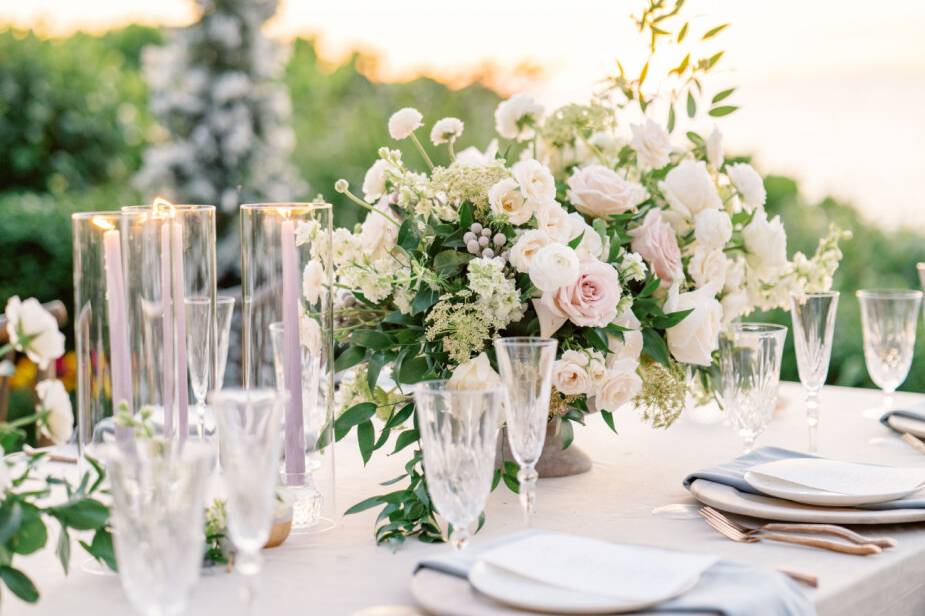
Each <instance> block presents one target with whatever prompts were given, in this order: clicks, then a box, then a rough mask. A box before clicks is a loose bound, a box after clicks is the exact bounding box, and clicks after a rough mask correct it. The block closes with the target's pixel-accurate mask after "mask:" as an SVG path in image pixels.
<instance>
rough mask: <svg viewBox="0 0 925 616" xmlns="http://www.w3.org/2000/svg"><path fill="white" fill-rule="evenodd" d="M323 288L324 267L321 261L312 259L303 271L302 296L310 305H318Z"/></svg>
mask: <svg viewBox="0 0 925 616" xmlns="http://www.w3.org/2000/svg"><path fill="white" fill-rule="evenodd" d="M323 288H324V266H323V265H322V264H321V262H320V261H318V260H316V259H312V260H311V261H309V262H308V263H306V264H305V269H304V270H303V271H302V295H304V296H305V299H306V301H308V303H309V304H316V303H318V298H319V297H320V296H321V291H322V289H323Z"/></svg>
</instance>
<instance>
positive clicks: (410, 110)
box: [389, 107, 424, 141]
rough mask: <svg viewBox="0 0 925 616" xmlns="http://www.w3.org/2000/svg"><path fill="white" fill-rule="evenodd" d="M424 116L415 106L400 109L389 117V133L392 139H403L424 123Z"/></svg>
mask: <svg viewBox="0 0 925 616" xmlns="http://www.w3.org/2000/svg"><path fill="white" fill-rule="evenodd" d="M423 120H424V116H422V115H421V112H420V111H418V110H417V109H415V108H414V107H405V108H404V109H399V110H398V111H396V112H395V113H393V114H392V117H391V118H389V134H390V135H391V136H392V139H396V140H398V141H401V140H402V139H407V138H408V136H409V135H410V134H411V133H413V132H414V131H416V130H417V129H419V128H421V126H423V125H424V122H423Z"/></svg>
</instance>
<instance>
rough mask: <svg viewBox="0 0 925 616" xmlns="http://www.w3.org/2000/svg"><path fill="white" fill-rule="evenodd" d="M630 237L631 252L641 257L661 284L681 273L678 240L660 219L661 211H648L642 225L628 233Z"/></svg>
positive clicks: (670, 227) (667, 225)
mask: <svg viewBox="0 0 925 616" xmlns="http://www.w3.org/2000/svg"><path fill="white" fill-rule="evenodd" d="M630 235H631V236H632V238H633V239H632V242H631V244H630V246H631V247H632V249H633V252H638V253H639V254H640V255H642V258H643V259H645V260H646V263H648V264H649V267H651V268H652V271H654V272H655V274H656V276H658V277H659V278H660V279H661V280H662V282H663V283H669V282H671V281H672V280H674V279H675V278H677V277H678V276H680V275H681V274H682V273H683V272H682V269H681V249H680V248H679V247H678V238H677V237H676V236H675V232H674V229H673V228H672V226H671V225H670V224H668V223H667V222H665V221H664V220H663V219H662V210H657V209H652V210H649V213H647V214H646V217H645V218H644V219H643V222H642V225H641V226H639V227H637V228H636V229H633V230H632V231H630Z"/></svg>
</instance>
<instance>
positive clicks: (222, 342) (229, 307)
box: [212, 295, 234, 391]
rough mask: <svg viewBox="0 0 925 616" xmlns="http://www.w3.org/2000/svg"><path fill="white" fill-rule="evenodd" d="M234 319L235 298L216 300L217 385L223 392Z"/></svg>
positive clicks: (214, 386) (217, 298)
mask: <svg viewBox="0 0 925 616" xmlns="http://www.w3.org/2000/svg"><path fill="white" fill-rule="evenodd" d="M233 318H234V298H233V297H231V296H229V295H219V296H217V297H216V298H215V384H214V385H213V386H212V388H213V390H215V391H221V390H222V387H223V386H224V385H225V368H226V367H227V366H228V340H229V339H230V338H231V321H232V319H233Z"/></svg>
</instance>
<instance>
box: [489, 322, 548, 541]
mask: <svg viewBox="0 0 925 616" xmlns="http://www.w3.org/2000/svg"><path fill="white" fill-rule="evenodd" d="M557 344H558V343H557V342H556V341H555V340H553V339H551V338H531V337H525V338H501V339H499V340H495V355H496V356H497V358H498V369H499V370H500V372H501V382H502V383H504V387H505V393H506V404H505V406H504V417H505V420H506V423H507V438H508V443H509V444H510V446H511V453H513V454H514V459H515V460H517V464H518V465H519V466H520V470H519V471H517V479H518V481H519V482H520V504H521V507H523V512H524V523H525V524H526V525H527V526H530V524H531V522H532V519H533V513H534V510H535V509H536V480H537V478H538V477H539V475H538V474H537V472H536V468H535V467H536V463H537V461H538V460H539V459H540V454H541V453H542V452H543V444H544V443H545V441H546V423H547V421H548V420H549V396H550V393H551V391H552V368H553V364H554V363H555V361H556V346H557Z"/></svg>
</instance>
